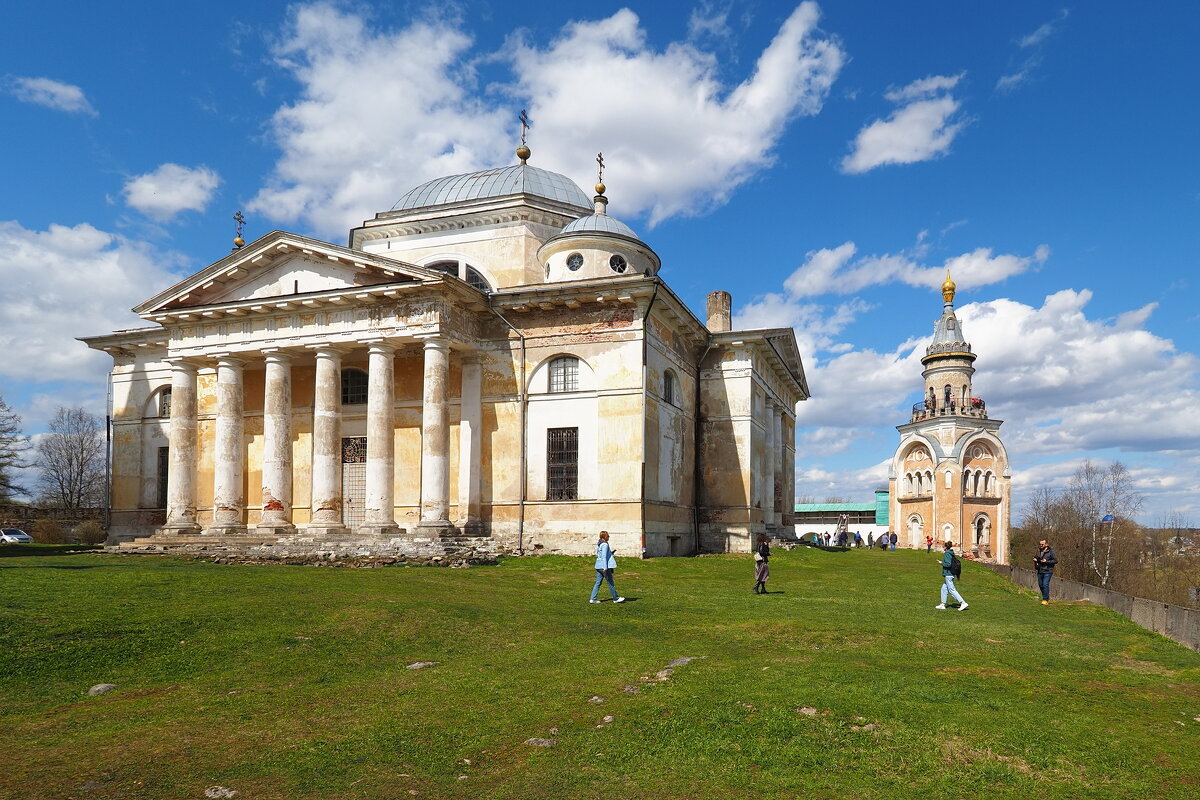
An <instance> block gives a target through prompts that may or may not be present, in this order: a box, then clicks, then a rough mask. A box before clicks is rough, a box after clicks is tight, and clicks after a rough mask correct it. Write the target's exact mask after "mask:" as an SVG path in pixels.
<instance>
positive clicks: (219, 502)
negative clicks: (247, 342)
mask: <svg viewBox="0 0 1200 800" xmlns="http://www.w3.org/2000/svg"><path fill="white" fill-rule="evenodd" d="M245 431H246V423H245V401H244V395H243V391H242V361H241V359H239V358H234V357H232V356H220V357H218V359H217V421H216V449H215V453H214V456H213V462H214V463H213V521H212V527H211V528H210V529H209V531H208V532H211V533H215V534H225V533H245V531H246V522H245V518H244V515H245V511H246V491H245V475H246V436H245Z"/></svg>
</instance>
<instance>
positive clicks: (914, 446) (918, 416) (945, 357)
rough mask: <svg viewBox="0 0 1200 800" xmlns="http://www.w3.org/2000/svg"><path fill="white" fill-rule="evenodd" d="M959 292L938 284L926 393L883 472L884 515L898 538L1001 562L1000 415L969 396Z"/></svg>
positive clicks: (1004, 477) (1003, 472)
mask: <svg viewBox="0 0 1200 800" xmlns="http://www.w3.org/2000/svg"><path fill="white" fill-rule="evenodd" d="M956 289H957V286H956V285H955V283H954V281H953V280H952V279H951V278H950V273H949V272H947V273H946V280H945V282H944V283H942V316H941V318H940V319H938V321H937V322H936V323H935V324H934V328H933V339H932V341H931V342H930V343H929V345H928V346H927V347H926V348H925V357H924V358H922V359H921V364H922V365H924V370H923V371H922V372H921V377H922V378H924V382H925V383H924V391H923V393H922V397H921V401H920V402H918V403H916V404H915V405H914V406H913V407H912V413H911V416H910V418H909V422H908V423H907V424H904V425H899V426H897V428H896V429H897V430H898V431H899V432H900V446H899V447H898V448H897V450H896V455H895V456H894V457H893V459H892V466H891V470H890V473H889V475H888V486H889V489H890V500H889V503H890V505H891V514H890V519H891V520H892V524H893V526H894V530H895V531H896V533H897V535H898V536H899V538H900V541H901V542H903V543H905V544H906V545H907V546H909V547H924V546H925V538H926V537H927V536H928V537H932V538H933V541H934V543H935V544H937V545H939V547H940V544H941V542H943V541H945V540H947V539H949V540H951V541H953V542H954V543H955V545H956V546H957V547H960V548H961V551H962V552H964V553H968V554H970V555H972V556H974V557H976V558H980V559H985V560H994V561H998V562H1000V563H1007V560H1008V530H1009V515H1010V508H1011V478H1012V475H1011V472H1010V470H1009V464H1008V453H1007V451H1006V450H1005V449H1004V445H1003V443H1002V442H1001V441H1000V435H999V431H1000V426H1001V424H1003V423H1002V421H1001V420H998V419H990V418H989V417H988V411H987V403H986V402H985V401H984V399H983V398H982V397H978V396H976V395H975V393H974V390H973V388H972V378H973V377H974V375H975V366H974V364H975V358H976V355H975V353H974V352H973V351H972V350H971V343H970V342H968V341H967V338H966V335H965V334H964V333H963V329H962V324H961V323H960V322H959V320H958V317H957V316H956V315H955V313H954V294H955V291H956Z"/></svg>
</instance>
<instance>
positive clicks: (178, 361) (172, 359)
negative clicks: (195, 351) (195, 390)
mask: <svg viewBox="0 0 1200 800" xmlns="http://www.w3.org/2000/svg"><path fill="white" fill-rule="evenodd" d="M163 361H165V362H166V363H167V364H169V365H170V366H171V369H178V370H189V371H191V372H195V371H196V370H198V369H200V363H199V362H198V361H196V359H195V358H191V357H184V356H168V357H167V358H164V359H163Z"/></svg>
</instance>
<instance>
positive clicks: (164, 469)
mask: <svg viewBox="0 0 1200 800" xmlns="http://www.w3.org/2000/svg"><path fill="white" fill-rule="evenodd" d="M169 396H170V395H168V397H169ZM170 467H171V448H169V447H160V448H158V504H157V505H156V506H155V508H166V507H167V476H168V475H169V474H170Z"/></svg>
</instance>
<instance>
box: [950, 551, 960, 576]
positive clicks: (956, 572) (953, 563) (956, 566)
mask: <svg viewBox="0 0 1200 800" xmlns="http://www.w3.org/2000/svg"><path fill="white" fill-rule="evenodd" d="M950 574H951V575H953V576H954V579H955V580H958V579H959V578H961V577H962V562H961V561H959V560H958V556H956V555H954V551H953V550H951V551H950Z"/></svg>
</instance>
